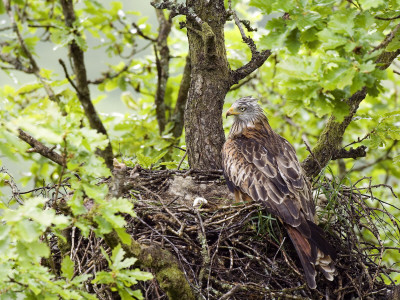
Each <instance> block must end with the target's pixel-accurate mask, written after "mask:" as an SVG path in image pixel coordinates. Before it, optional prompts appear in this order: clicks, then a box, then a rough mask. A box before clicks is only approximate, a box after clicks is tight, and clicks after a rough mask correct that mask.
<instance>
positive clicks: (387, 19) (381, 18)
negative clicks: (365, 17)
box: [375, 15, 400, 21]
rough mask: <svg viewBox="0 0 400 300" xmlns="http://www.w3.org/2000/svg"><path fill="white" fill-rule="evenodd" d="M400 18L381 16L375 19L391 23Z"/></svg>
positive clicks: (399, 16)
mask: <svg viewBox="0 0 400 300" xmlns="http://www.w3.org/2000/svg"><path fill="white" fill-rule="evenodd" d="M399 18H400V15H398V16H395V17H391V18H384V17H379V16H376V17H375V19H378V20H383V21H391V20H396V19H399Z"/></svg>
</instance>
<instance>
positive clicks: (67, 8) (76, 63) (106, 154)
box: [60, 0, 113, 170]
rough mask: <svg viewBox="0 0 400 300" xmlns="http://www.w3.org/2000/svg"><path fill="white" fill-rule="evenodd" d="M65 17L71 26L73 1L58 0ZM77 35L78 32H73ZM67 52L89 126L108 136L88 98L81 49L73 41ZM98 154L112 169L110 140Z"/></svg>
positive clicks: (73, 17)
mask: <svg viewBox="0 0 400 300" xmlns="http://www.w3.org/2000/svg"><path fill="white" fill-rule="evenodd" d="M60 2H61V6H62V9H63V14H64V18H65V24H66V25H67V26H68V27H70V28H73V23H74V22H75V20H76V17H75V11H74V6H73V1H71V0H60ZM74 34H76V35H78V33H74ZM69 52H70V56H71V58H72V61H73V69H74V73H75V76H76V86H75V87H74V88H75V89H76V90H77V91H78V98H79V101H80V102H81V104H82V107H83V109H84V111H85V116H86V117H87V118H88V120H89V124H90V127H91V128H93V129H95V130H97V131H98V132H99V133H102V134H104V135H105V136H106V137H107V138H108V134H107V131H106V129H105V127H104V125H103V122H102V121H101V119H100V117H99V115H98V114H97V111H96V109H95V107H94V105H93V103H92V100H91V98H90V91H89V82H88V80H87V75H86V74H87V72H86V66H85V60H84V55H83V51H82V49H81V48H80V47H79V46H78V44H77V43H76V42H75V41H72V42H71V43H70V44H69ZM99 154H100V156H101V157H103V158H104V161H105V163H106V165H107V167H108V168H109V169H110V170H112V169H113V152H112V147H111V143H110V141H109V142H108V145H107V147H106V148H105V149H104V150H99Z"/></svg>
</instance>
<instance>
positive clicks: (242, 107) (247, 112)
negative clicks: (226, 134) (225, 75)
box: [226, 96, 265, 123]
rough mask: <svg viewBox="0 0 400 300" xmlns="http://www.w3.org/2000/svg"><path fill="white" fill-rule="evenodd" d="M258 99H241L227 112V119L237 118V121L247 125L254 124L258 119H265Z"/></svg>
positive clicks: (250, 97) (249, 97)
mask: <svg viewBox="0 0 400 300" xmlns="http://www.w3.org/2000/svg"><path fill="white" fill-rule="evenodd" d="M257 101H258V99H256V98H253V97H252V96H246V97H243V98H240V99H238V100H236V101H235V103H233V104H232V106H231V107H230V108H229V109H228V111H227V112H226V117H229V116H235V120H237V121H242V122H245V123H250V122H252V123H254V122H255V121H257V120H258V119H260V118H262V117H264V118H265V115H264V111H263V110H262V108H261V107H260V105H258V104H257Z"/></svg>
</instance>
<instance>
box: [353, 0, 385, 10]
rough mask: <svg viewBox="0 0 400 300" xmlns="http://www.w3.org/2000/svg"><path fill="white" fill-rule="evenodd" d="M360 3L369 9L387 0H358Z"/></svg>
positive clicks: (363, 7)
mask: <svg viewBox="0 0 400 300" xmlns="http://www.w3.org/2000/svg"><path fill="white" fill-rule="evenodd" d="M358 3H360V5H361V7H362V9H365V10H367V9H371V8H374V7H378V6H379V5H382V4H383V3H385V0H358Z"/></svg>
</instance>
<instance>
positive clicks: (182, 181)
mask: <svg viewBox="0 0 400 300" xmlns="http://www.w3.org/2000/svg"><path fill="white" fill-rule="evenodd" d="M365 180H367V179H364V178H363V179H362V180H360V181H359V182H357V183H356V184H354V185H353V186H351V187H346V186H342V185H339V184H336V183H334V182H333V181H331V180H328V179H327V178H324V179H323V180H319V184H318V185H316V195H315V197H316V199H318V210H317V211H318V219H319V225H320V226H321V227H322V228H323V229H324V230H325V231H326V232H327V236H326V238H327V240H328V241H329V242H330V243H331V245H333V246H334V247H335V248H336V250H337V253H338V257H337V260H336V268H337V270H338V274H337V276H336V277H335V280H334V281H333V282H329V281H327V280H326V279H325V278H324V277H323V276H322V275H321V274H318V275H317V289H315V290H311V289H309V288H308V287H307V285H306V284H305V280H304V277H303V269H302V267H301V264H300V261H299V259H298V256H297V254H296V252H295V250H294V247H293V245H292V243H291V241H290V239H289V238H288V236H287V234H286V231H285V229H284V228H283V226H281V225H280V223H279V222H278V221H277V220H276V219H275V218H274V217H273V216H271V215H269V214H268V213H267V212H265V211H264V210H263V208H262V207H260V206H259V205H258V204H256V203H251V204H243V203H233V201H232V200H233V199H232V196H231V195H230V194H229V191H228V190H227V188H226V187H225V183H224V180H223V177H222V176H221V173H220V172H218V171H215V172H196V171H171V170H161V171H149V170H144V169H141V168H138V167H137V168H134V169H129V170H128V172H127V174H126V181H127V184H126V186H128V187H129V188H128V190H125V194H124V196H125V197H130V198H133V199H135V200H134V201H135V204H134V205H135V212H136V215H137V216H136V217H129V216H128V217H127V221H128V226H127V231H128V233H129V234H130V235H131V236H132V237H133V238H134V239H135V240H137V241H138V242H140V243H141V244H148V245H159V246H160V247H163V248H165V249H168V250H169V251H170V252H171V253H172V254H173V255H174V256H175V257H176V258H177V260H178V262H179V265H180V267H181V269H182V270H183V271H184V274H185V276H186V278H187V280H188V282H189V283H190V286H191V287H192V289H193V291H194V292H195V294H196V296H197V298H198V299H221V300H222V299H322V298H324V299H352V298H359V299H389V298H393V297H396V296H395V294H396V285H395V282H393V280H392V279H391V277H392V275H393V273H399V270H398V269H396V268H395V266H394V267H393V266H388V265H386V264H384V263H383V257H384V256H385V255H386V254H387V253H388V251H397V252H398V251H399V250H400V248H399V247H400V242H399V241H400V238H399V232H400V229H399V227H398V222H399V220H398V219H396V217H395V216H394V215H393V214H391V213H389V212H388V211H387V207H388V203H385V202H384V201H382V200H379V199H377V198H375V197H374V193H373V191H374V189H376V188H379V187H380V186H371V184H369V186H368V187H366V188H358V187H357V186H359V185H361V183H363V182H364V181H365ZM199 197H200V198H203V199H206V200H207V203H203V204H202V205H200V206H197V207H194V206H193V201H194V200H195V199H196V198H199ZM203 201H204V200H203ZM200 202H201V201H200ZM396 210H397V208H396ZM397 212H399V211H398V210H397ZM383 234H384V235H385V236H384V237H383V236H382V235H383ZM362 237H364V238H362ZM71 239H72V241H73V242H72V249H71V251H72V253H73V255H72V256H71V257H72V259H73V260H75V262H76V265H78V266H79V273H90V272H93V271H99V270H101V269H106V268H107V264H106V262H105V260H104V258H102V256H101V252H100V246H103V247H104V248H105V249H107V246H106V245H105V243H104V242H103V241H102V240H101V239H99V238H96V237H95V236H94V234H92V235H91V236H90V237H89V238H84V237H83V236H81V235H79V234H78V233H75V231H74V232H73V236H72V237H71ZM387 241H390V243H392V245H391V246H389V245H388V244H384V242H385V243H387ZM55 248H56V247H55ZM108 251H109V249H108ZM54 254H56V253H54ZM149 271H151V270H149ZM138 288H140V289H141V290H142V292H143V295H144V296H145V298H146V299H167V297H166V295H165V294H164V293H163V291H162V290H161V289H160V287H159V286H158V283H157V282H156V280H153V281H147V282H142V283H140V286H139V287H138ZM87 290H88V291H89V292H94V293H96V294H97V295H98V297H99V298H100V299H113V294H112V292H111V291H109V290H108V288H107V287H105V286H101V285H93V284H88V285H87Z"/></svg>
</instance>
